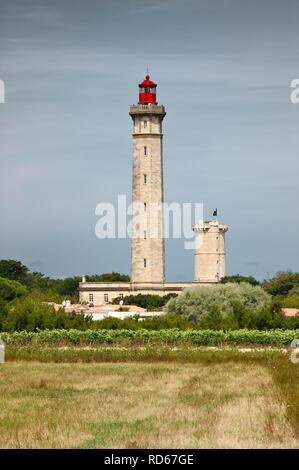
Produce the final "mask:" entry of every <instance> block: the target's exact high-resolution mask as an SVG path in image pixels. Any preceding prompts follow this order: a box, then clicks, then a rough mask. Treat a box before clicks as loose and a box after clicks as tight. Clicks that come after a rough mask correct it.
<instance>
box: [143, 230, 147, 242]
mask: <svg viewBox="0 0 299 470" xmlns="http://www.w3.org/2000/svg"><path fill="white" fill-rule="evenodd" d="M143 238H144V240H146V230H144V232H143Z"/></svg>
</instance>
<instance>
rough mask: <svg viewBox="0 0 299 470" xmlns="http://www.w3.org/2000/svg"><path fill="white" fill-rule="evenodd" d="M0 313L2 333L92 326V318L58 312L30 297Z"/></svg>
mask: <svg viewBox="0 0 299 470" xmlns="http://www.w3.org/2000/svg"><path fill="white" fill-rule="evenodd" d="M0 307H1V306H0ZM0 313H1V315H0V331H23V330H26V331H37V330H42V329H56V328H63V329H68V328H80V329H86V328H88V327H89V328H90V326H91V325H92V319H91V318H90V317H84V315H83V314H76V313H71V314H69V313H65V311H64V310H63V309H61V310H58V312H56V311H55V310H54V308H53V306H51V305H48V304H47V303H45V302H41V301H39V300H37V299H36V298H32V297H29V296H27V297H24V298H23V299H18V300H16V301H14V302H12V303H10V304H8V305H7V306H6V308H5V309H4V310H2V311H0Z"/></svg>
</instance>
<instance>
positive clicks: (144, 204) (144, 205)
mask: <svg viewBox="0 0 299 470" xmlns="http://www.w3.org/2000/svg"><path fill="white" fill-rule="evenodd" d="M143 207H144V210H145V211H146V202H144V203H143Z"/></svg>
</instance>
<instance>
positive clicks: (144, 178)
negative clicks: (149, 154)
mask: <svg viewBox="0 0 299 470" xmlns="http://www.w3.org/2000/svg"><path fill="white" fill-rule="evenodd" d="M146 180H147V178H146V175H143V182H144V184H146Z"/></svg>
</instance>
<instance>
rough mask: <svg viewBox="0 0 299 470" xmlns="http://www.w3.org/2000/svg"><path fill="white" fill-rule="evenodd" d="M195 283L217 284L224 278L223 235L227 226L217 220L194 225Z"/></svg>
mask: <svg viewBox="0 0 299 470" xmlns="http://www.w3.org/2000/svg"><path fill="white" fill-rule="evenodd" d="M193 230H194V231H195V234H196V238H195V281H196V282H219V281H220V279H221V278H222V277H224V276H225V233H226V232H227V230H228V226H227V225H224V224H220V223H219V222H218V221H217V220H214V221H212V222H204V223H203V224H199V225H194V226H193Z"/></svg>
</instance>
